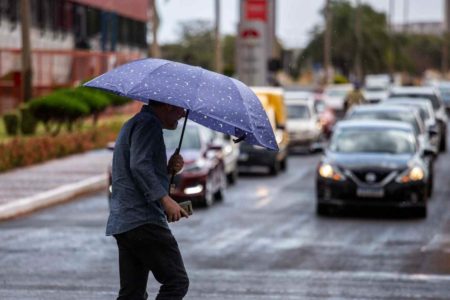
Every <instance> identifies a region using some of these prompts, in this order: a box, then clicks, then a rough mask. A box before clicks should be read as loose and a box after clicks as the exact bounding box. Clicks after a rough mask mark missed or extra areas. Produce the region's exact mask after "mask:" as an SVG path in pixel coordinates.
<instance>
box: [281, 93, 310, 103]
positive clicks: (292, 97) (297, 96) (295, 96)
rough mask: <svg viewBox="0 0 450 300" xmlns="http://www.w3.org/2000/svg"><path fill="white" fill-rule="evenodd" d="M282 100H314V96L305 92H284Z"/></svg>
mask: <svg viewBox="0 0 450 300" xmlns="http://www.w3.org/2000/svg"><path fill="white" fill-rule="evenodd" d="M284 99H285V100H286V101H289V100H297V99H314V94H313V93H311V92H306V91H286V92H284Z"/></svg>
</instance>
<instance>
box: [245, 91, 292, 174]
mask: <svg viewBox="0 0 450 300" xmlns="http://www.w3.org/2000/svg"><path fill="white" fill-rule="evenodd" d="M252 90H253V92H254V93H255V94H256V96H258V99H259V100H260V101H261V104H262V106H263V108H264V110H265V111H266V113H267V116H268V117H269V120H270V123H271V124H272V129H273V131H274V133H275V138H276V140H277V143H278V147H279V149H280V150H279V151H278V152H275V151H269V150H266V149H264V148H262V147H258V146H253V145H250V144H247V143H245V142H242V143H241V144H240V155H239V160H238V166H239V170H240V171H247V170H249V169H250V168H251V167H255V166H264V167H268V168H269V172H270V174H272V175H276V174H278V172H279V171H280V170H282V171H284V170H285V169H286V167H287V156H288V144H289V134H288V132H287V129H286V119H287V117H286V107H285V104H284V93H283V90H282V89H281V88H273V87H252Z"/></svg>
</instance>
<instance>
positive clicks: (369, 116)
mask: <svg viewBox="0 0 450 300" xmlns="http://www.w3.org/2000/svg"><path fill="white" fill-rule="evenodd" d="M349 119H351V120H387V121H400V122H406V123H408V124H411V125H412V126H413V128H414V133H415V134H420V133H422V132H421V128H420V125H419V123H417V119H416V118H415V115H414V114H404V113H403V112H396V111H356V112H354V113H353V114H351V115H350V116H349Z"/></svg>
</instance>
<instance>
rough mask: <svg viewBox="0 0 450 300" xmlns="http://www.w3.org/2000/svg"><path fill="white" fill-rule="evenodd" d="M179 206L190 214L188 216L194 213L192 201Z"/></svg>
mask: <svg viewBox="0 0 450 300" xmlns="http://www.w3.org/2000/svg"><path fill="white" fill-rule="evenodd" d="M178 204H179V205H180V206H181V208H182V209H184V210H185V211H186V212H187V213H188V215H192V214H193V213H194V210H193V209H192V202H191V201H184V202H181V203H178Z"/></svg>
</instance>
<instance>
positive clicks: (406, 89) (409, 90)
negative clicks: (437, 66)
mask: <svg viewBox="0 0 450 300" xmlns="http://www.w3.org/2000/svg"><path fill="white" fill-rule="evenodd" d="M391 93H392V94H416V95H429V94H435V93H436V88H435V87H432V86H401V87H393V88H392V89H391Z"/></svg>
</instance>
